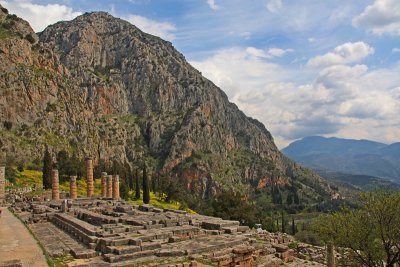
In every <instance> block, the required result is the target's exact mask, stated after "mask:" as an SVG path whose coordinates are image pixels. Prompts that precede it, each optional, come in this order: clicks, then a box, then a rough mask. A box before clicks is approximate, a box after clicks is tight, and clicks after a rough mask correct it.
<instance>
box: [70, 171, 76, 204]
mask: <svg viewBox="0 0 400 267" xmlns="http://www.w3.org/2000/svg"><path fill="white" fill-rule="evenodd" d="M69 198H70V199H76V198H77V193H76V176H71V180H70V181H69Z"/></svg>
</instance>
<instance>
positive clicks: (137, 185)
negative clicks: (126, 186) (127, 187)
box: [135, 169, 140, 199]
mask: <svg viewBox="0 0 400 267" xmlns="http://www.w3.org/2000/svg"><path fill="white" fill-rule="evenodd" d="M135 183H136V187H135V189H136V194H135V198H136V199H139V198H140V185H139V171H138V169H136V173H135Z"/></svg>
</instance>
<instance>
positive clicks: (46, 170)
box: [42, 147, 53, 189]
mask: <svg viewBox="0 0 400 267" xmlns="http://www.w3.org/2000/svg"><path fill="white" fill-rule="evenodd" d="M52 169H53V159H52V157H51V155H50V152H49V148H48V147H46V150H45V151H44V155H43V170H42V172H43V174H42V179H43V188H44V189H50V188H51V171H52Z"/></svg>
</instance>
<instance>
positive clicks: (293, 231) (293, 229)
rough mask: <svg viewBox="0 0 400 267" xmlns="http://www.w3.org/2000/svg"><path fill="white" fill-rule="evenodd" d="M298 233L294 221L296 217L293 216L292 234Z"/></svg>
mask: <svg viewBox="0 0 400 267" xmlns="http://www.w3.org/2000/svg"><path fill="white" fill-rule="evenodd" d="M295 234H296V225H295V223H294V217H292V235H295Z"/></svg>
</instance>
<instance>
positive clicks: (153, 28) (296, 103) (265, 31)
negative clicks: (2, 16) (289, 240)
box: [0, 0, 400, 148]
mask: <svg viewBox="0 0 400 267" xmlns="http://www.w3.org/2000/svg"><path fill="white" fill-rule="evenodd" d="M0 3H1V4H2V5H3V6H5V7H7V8H8V9H9V10H10V11H11V12H12V13H16V14H17V15H19V16H21V17H23V18H25V19H26V20H28V21H29V22H30V23H31V25H32V26H33V28H34V29H35V31H41V30H43V29H44V27H46V26H47V25H48V24H52V23H55V22H56V21H59V20H70V19H73V18H74V17H76V16H78V15H80V14H82V13H84V12H88V11H99V10H101V11H107V12H109V13H111V14H113V15H114V16H117V17H120V18H123V19H126V20H128V21H130V22H131V23H133V24H135V25H136V26H138V27H139V28H141V29H142V30H143V31H145V32H148V33H151V34H154V35H158V36H160V37H162V38H164V39H167V40H169V41H171V42H172V43H173V45H174V46H175V47H176V48H177V49H178V50H179V51H180V52H182V53H183V54H184V55H185V57H186V59H187V60H188V61H189V62H190V63H191V64H192V65H194V66H195V67H196V68H198V69H199V70H200V71H201V72H202V73H203V75H205V76H206V77H207V78H209V79H210V80H212V81H213V82H214V83H215V84H217V85H218V86H219V87H220V88H221V89H222V90H224V91H225V92H226V93H227V95H228V97H229V99H230V100H231V101H232V102H234V103H236V104H237V105H238V106H239V108H241V109H242V110H243V111H244V112H245V113H246V114H247V115H249V116H252V117H254V118H256V119H258V120H260V121H261V122H263V123H264V124H265V125H266V127H267V129H269V130H270V131H271V133H272V135H273V136H274V139H275V141H276V143H277V145H278V146H279V147H281V148H282V147H284V146H286V145H287V144H288V143H289V142H291V141H293V140H296V139H299V138H302V137H304V136H308V135H325V136H338V137H345V138H356V139H361V138H363V139H373V140H378V141H382V142H385V143H392V142H399V141H400V115H399V114H400V1H399V0H351V1H349V0H335V1H321V0H247V1H244V0H157V1H156V0H119V1H102V0H98V1H92V0H84V1H82V0H81V1H78V0H54V1H47V0H46V1H36V0H0Z"/></svg>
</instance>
